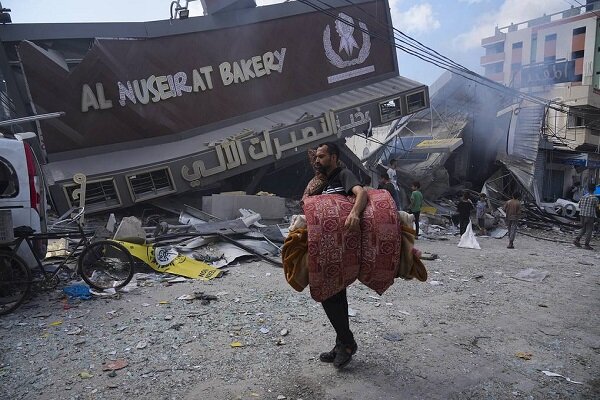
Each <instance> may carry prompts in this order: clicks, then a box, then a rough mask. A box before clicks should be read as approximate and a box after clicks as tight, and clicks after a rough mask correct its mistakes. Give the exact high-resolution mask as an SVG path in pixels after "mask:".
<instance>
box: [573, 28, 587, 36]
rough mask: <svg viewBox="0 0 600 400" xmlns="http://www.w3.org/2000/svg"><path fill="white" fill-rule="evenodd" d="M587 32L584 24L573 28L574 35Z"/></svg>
mask: <svg viewBox="0 0 600 400" xmlns="http://www.w3.org/2000/svg"><path fill="white" fill-rule="evenodd" d="M584 33H585V26H582V27H581V28H576V29H573V36H575V35H581V34H584Z"/></svg>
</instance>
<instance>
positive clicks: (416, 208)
mask: <svg viewBox="0 0 600 400" xmlns="http://www.w3.org/2000/svg"><path fill="white" fill-rule="evenodd" d="M411 189H412V193H411V194H410V205H409V206H408V208H409V210H410V213H411V214H412V215H414V216H415V239H417V238H418V237H419V216H420V215H421V207H422V206H423V194H422V193H421V190H420V189H421V184H420V183H419V182H418V181H414V182H413V184H412V187H411Z"/></svg>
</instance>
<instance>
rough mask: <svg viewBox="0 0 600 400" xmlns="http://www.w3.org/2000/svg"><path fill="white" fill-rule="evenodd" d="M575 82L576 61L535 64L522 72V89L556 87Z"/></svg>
mask: <svg viewBox="0 0 600 400" xmlns="http://www.w3.org/2000/svg"><path fill="white" fill-rule="evenodd" d="M574 81H575V61H573V60H572V61H560V62H556V63H553V64H533V65H530V66H524V67H523V69H522V70H521V87H531V86H544V85H554V84H557V83H565V82H574Z"/></svg>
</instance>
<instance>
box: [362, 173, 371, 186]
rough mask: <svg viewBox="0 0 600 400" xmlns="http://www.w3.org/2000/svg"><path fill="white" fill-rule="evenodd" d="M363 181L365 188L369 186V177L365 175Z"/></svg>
mask: <svg viewBox="0 0 600 400" xmlns="http://www.w3.org/2000/svg"><path fill="white" fill-rule="evenodd" d="M363 181H364V182H365V186H369V185H370V184H371V177H370V176H369V175H365V177H364V178H363Z"/></svg>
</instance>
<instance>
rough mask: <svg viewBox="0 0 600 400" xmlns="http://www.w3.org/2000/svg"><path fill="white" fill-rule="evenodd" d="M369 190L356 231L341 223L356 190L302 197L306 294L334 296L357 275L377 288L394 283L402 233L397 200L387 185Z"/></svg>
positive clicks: (318, 296) (320, 296) (317, 296)
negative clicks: (351, 192) (343, 193)
mask: <svg viewBox="0 0 600 400" xmlns="http://www.w3.org/2000/svg"><path fill="white" fill-rule="evenodd" d="M367 194H368V196H369V201H368V203H367V206H366V208H365V210H364V211H363V214H362V217H361V225H360V228H361V229H360V232H350V231H348V230H347V229H344V222H345V221H346V217H347V216H348V214H350V211H351V210H352V206H353V205H354V200H355V198H354V196H343V195H339V194H329V195H319V196H310V197H307V198H305V199H304V214H305V215H306V221H307V224H308V271H309V274H308V276H309V285H310V294H311V296H312V298H313V299H315V300H316V301H323V300H325V299H327V298H329V297H331V296H333V295H334V294H336V293H338V292H339V291H340V290H342V289H343V288H345V287H347V286H348V285H350V284H351V283H352V282H354V281H355V280H356V279H358V280H359V281H360V282H362V283H363V284H365V285H366V286H368V287H369V288H371V289H373V290H374V291H376V292H377V293H379V294H382V293H383V292H385V290H386V289H387V288H388V287H390V286H391V285H392V283H394V278H395V277H396V272H397V270H398V263H399V259H400V244H401V236H402V231H401V225H400V221H399V220H398V213H397V211H396V205H395V203H394V200H393V199H392V197H391V196H390V194H389V192H388V191H386V190H369V191H367Z"/></svg>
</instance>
